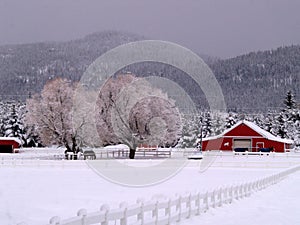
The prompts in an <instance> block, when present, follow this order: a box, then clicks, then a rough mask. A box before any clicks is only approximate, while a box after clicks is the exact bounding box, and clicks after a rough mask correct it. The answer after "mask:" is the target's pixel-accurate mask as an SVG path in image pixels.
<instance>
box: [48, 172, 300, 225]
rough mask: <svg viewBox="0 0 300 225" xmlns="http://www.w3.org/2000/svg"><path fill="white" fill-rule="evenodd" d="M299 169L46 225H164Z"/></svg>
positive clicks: (82, 211)
mask: <svg viewBox="0 0 300 225" xmlns="http://www.w3.org/2000/svg"><path fill="white" fill-rule="evenodd" d="M299 169H300V166H296V167H292V168H289V169H287V170H284V171H282V172H279V173H277V174H274V175H271V176H268V177H265V178H262V179H258V180H255V181H252V182H247V183H243V184H239V185H232V186H228V187H222V188H217V189H215V190H213V191H208V192H204V193H200V192H197V193H187V194H185V195H178V196H176V197H175V198H170V199H163V200H155V199H153V200H149V201H143V200H138V201H137V202H136V204H133V205H127V204H126V203H121V204H120V207H119V208H116V209H110V208H109V207H108V206H107V205H103V206H101V207H100V210H99V211H98V212H93V213H88V212H87V210H86V209H80V210H79V211H78V213H77V216H75V217H73V218H69V219H65V220H61V219H60V218H59V217H57V216H55V217H52V218H51V219H50V221H49V224H50V225H90V224H101V225H109V224H111V223H113V224H119V225H129V224H130V225H131V224H134V225H135V224H136V225H168V224H171V223H173V222H179V221H181V220H183V219H188V218H190V217H192V216H197V215H200V214H201V213H204V212H206V211H207V210H209V208H215V207H221V206H222V205H224V204H229V203H232V202H233V201H235V200H238V199H241V198H244V197H247V196H250V195H251V194H252V193H254V192H257V191H259V190H262V189H264V188H266V187H268V186H269V185H272V184H275V183H277V182H279V181H280V180H282V179H283V178H285V177H286V176H287V175H289V174H292V173H294V172H296V171H298V170H299Z"/></svg>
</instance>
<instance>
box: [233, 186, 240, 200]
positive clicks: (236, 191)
mask: <svg viewBox="0 0 300 225" xmlns="http://www.w3.org/2000/svg"><path fill="white" fill-rule="evenodd" d="M234 196H235V199H236V200H238V199H239V186H238V185H237V186H235V187H234Z"/></svg>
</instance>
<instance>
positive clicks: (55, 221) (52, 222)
mask: <svg viewBox="0 0 300 225" xmlns="http://www.w3.org/2000/svg"><path fill="white" fill-rule="evenodd" d="M49 223H50V225H59V224H60V218H59V217H58V216H54V217H52V218H51V219H50V221H49Z"/></svg>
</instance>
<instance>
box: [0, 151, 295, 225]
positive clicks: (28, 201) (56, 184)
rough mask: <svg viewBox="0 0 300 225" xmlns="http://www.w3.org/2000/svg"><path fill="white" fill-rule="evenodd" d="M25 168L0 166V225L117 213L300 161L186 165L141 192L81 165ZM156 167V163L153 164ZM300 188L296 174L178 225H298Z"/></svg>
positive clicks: (237, 159) (222, 160)
mask: <svg viewBox="0 0 300 225" xmlns="http://www.w3.org/2000/svg"><path fill="white" fill-rule="evenodd" d="M296 156H298V155H296ZM41 161H42V160H41ZM24 162H25V160H24ZM24 162H23V164H17V163H15V164H7V165H4V164H2V165H1V160H0V181H1V182H0V224H3V225H10V224H17V223H19V222H26V223H27V224H28V225H35V224H36V225H41V224H47V223H48V222H49V219H50V218H51V217H52V216H55V215H57V216H60V217H61V218H69V217H72V216H75V214H76V212H77V211H78V209H80V208H86V209H87V210H88V212H94V211H97V210H99V208H100V206H101V205H102V204H105V203H108V204H109V205H110V207H111V208H117V207H118V206H119V203H120V202H123V201H127V202H128V203H129V204H132V203H135V201H136V199H137V198H144V199H146V200H147V199H150V198H151V197H152V196H158V197H161V196H162V195H164V196H170V197H171V196H174V195H175V194H176V193H185V192H186V191H195V190H210V189H212V188H216V187H220V186H224V185H230V184H235V183H239V182H244V181H252V180H255V179H257V178H260V177H263V176H266V175H270V174H273V173H275V172H278V171H280V170H282V169H284V168H287V167H289V166H292V165H295V164H299V163H300V158H299V157H294V156H291V155H290V156H282V157H280V156H277V155H276V157H270V156H248V157H246V156H231V155H227V156H223V157H219V158H217V160H216V161H215V162H214V164H213V165H212V166H211V167H209V168H208V169H207V170H204V171H202V170H201V166H200V164H201V161H190V162H189V163H188V164H187V165H186V167H185V168H183V169H182V170H181V171H180V172H179V173H177V174H176V175H175V176H174V177H172V178H170V179H168V180H166V181H165V182H162V183H160V184H157V185H152V186H147V187H139V188H136V187H126V186H122V185H117V184H114V183H111V182H109V181H107V180H105V179H103V178H102V177H101V176H99V175H98V174H97V173H95V172H94V171H93V170H92V169H90V167H89V166H88V165H87V164H86V162H85V161H81V160H79V161H66V160H64V161H57V160H56V161H55V160H52V161H50V160H49V161H45V162H44V163H42V162H38V163H24ZM125 162H127V161H126V160H125ZM127 163H128V162H127ZM130 163H131V164H133V165H134V164H135V163H136V164H144V165H147V164H150V165H153V163H154V162H153V160H144V161H142V160H137V161H136V162H135V161H130ZM157 163H159V161H157V162H155V164H157ZM299 186H300V173H299V172H298V173H296V174H294V175H291V176H289V177H288V178H287V179H285V180H283V181H282V182H280V183H278V184H276V185H274V186H271V187H268V188H267V189H265V190H263V191H261V192H258V193H255V194H254V195H252V196H250V197H249V198H245V199H242V200H239V201H235V202H234V203H233V204H231V205H226V206H223V207H221V208H216V209H213V210H209V211H208V212H207V213H205V214H201V215H200V216H198V217H193V218H192V219H190V220H186V221H182V222H181V223H180V224H184V225H185V224H186V225H187V224H189V225H191V224H199V223H200V222H199V221H201V224H213V225H215V224H230V225H233V224H300V216H299V213H298V212H297V208H298V207H297V206H298V202H299V200H300V198H299V197H298V196H299V195H298V187H299Z"/></svg>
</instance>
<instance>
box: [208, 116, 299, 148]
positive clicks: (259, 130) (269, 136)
mask: <svg viewBox="0 0 300 225" xmlns="http://www.w3.org/2000/svg"><path fill="white" fill-rule="evenodd" d="M241 124H245V125H246V126H248V127H249V128H251V129H252V130H254V131H255V132H257V133H258V134H260V135H261V136H262V137H264V138H266V139H268V140H271V141H276V142H282V143H287V144H293V143H294V142H293V141H292V140H289V139H282V138H279V137H276V136H274V135H273V134H271V133H269V132H268V131H266V130H264V129H262V128H260V127H259V126H257V125H256V124H255V123H253V122H250V121H247V120H242V121H240V122H238V123H236V124H235V125H234V126H232V127H231V128H229V129H227V130H225V131H224V132H223V133H222V134H219V135H217V136H213V137H208V138H203V141H209V140H213V139H217V138H221V137H224V136H226V134H227V133H228V132H230V131H231V130H233V129H235V128H236V127H238V126H240V125H241Z"/></svg>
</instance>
